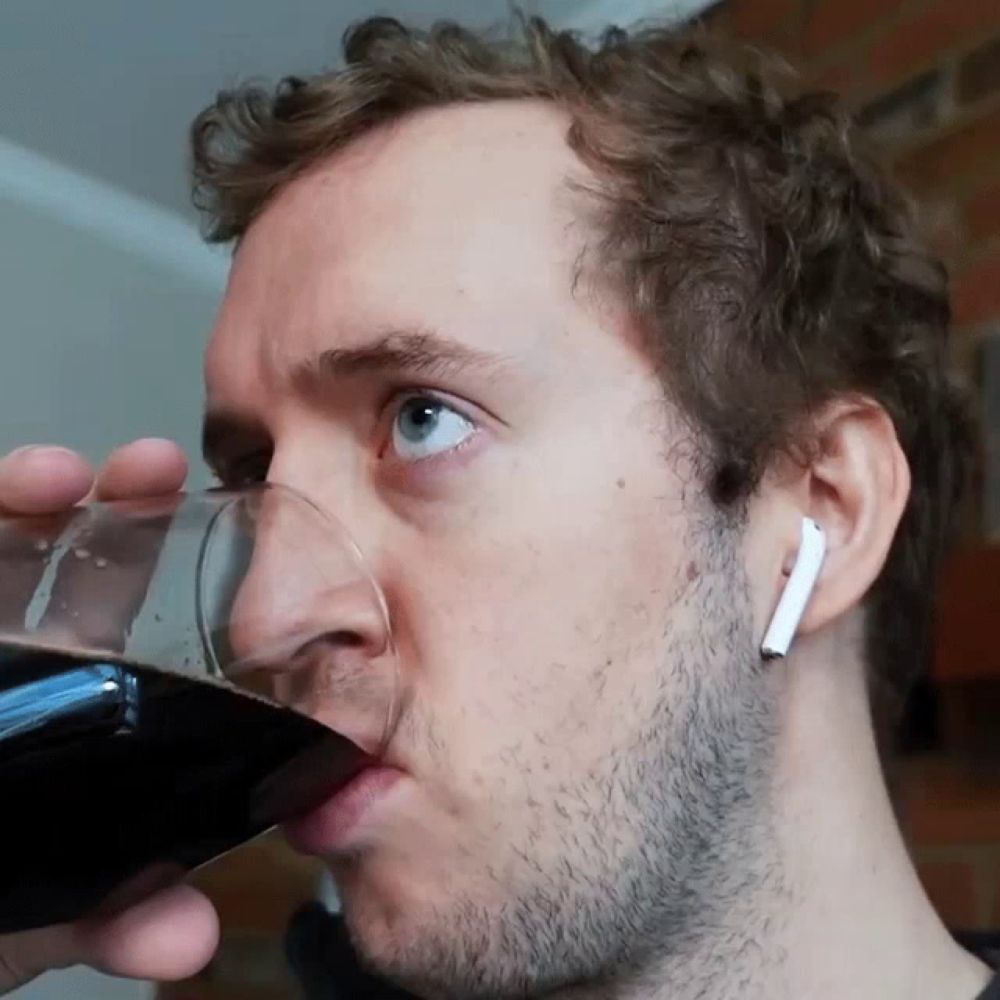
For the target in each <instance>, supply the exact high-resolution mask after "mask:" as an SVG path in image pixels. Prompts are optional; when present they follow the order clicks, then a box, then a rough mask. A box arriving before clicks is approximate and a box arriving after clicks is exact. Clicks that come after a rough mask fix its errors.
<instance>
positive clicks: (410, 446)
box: [392, 396, 476, 462]
mask: <svg viewBox="0 0 1000 1000" xmlns="http://www.w3.org/2000/svg"><path fill="white" fill-rule="evenodd" d="M475 430H476V426H475V424H473V423H472V421H471V420H469V419H468V418H467V417H464V416H463V415H462V414H461V413H459V412H458V411H457V410H454V409H452V408H451V407H450V406H448V404H447V403H444V402H442V401H441V400H440V399H435V398H434V397H433V396H410V397H409V398H408V399H406V400H404V401H403V404H402V405H401V406H400V408H399V412H398V413H397V414H396V418H395V420H394V421H393V424H392V447H393V450H394V451H395V452H396V454H397V455H398V456H399V457H400V458H402V459H404V460H406V461H408V462H417V461H420V459H422V458H429V457H430V456H432V455H439V454H441V453H442V452H446V451H451V450H452V449H454V448H457V447H458V446H459V445H460V444H462V443H463V442H464V441H466V440H468V438H469V437H471V436H472V434H473V433H474V432H475Z"/></svg>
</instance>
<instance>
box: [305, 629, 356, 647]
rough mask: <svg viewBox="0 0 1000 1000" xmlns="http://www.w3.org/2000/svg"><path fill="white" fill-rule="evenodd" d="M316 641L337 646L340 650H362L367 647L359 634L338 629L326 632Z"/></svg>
mask: <svg viewBox="0 0 1000 1000" xmlns="http://www.w3.org/2000/svg"><path fill="white" fill-rule="evenodd" d="M317 641H319V642H328V643H329V644H330V645H331V646H337V647H339V648H340V649H362V648H364V647H365V646H366V645H367V643H366V642H365V639H364V636H362V635H361V634H360V633H359V632H352V631H350V630H349V629H338V630H337V631H335V632H328V633H327V634H326V635H324V636H322V637H321V638H320V639H319V640H317Z"/></svg>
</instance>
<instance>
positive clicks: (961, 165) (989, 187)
mask: <svg viewBox="0 0 1000 1000" xmlns="http://www.w3.org/2000/svg"><path fill="white" fill-rule="evenodd" d="M706 20H707V21H708V22H709V23H710V24H711V25H712V26H714V27H716V28H719V29H722V30H724V31H726V32H727V33H730V34H734V35H736V36H738V37H741V38H745V39H748V40H750V41H754V42H758V43H762V44H763V45H766V46H767V47H769V48H774V49H777V50H778V51H779V52H781V53H782V54H784V55H785V56H786V57H787V58H788V59H789V61H790V62H792V63H793V65H795V66H796V67H797V68H798V69H799V71H800V72H801V73H802V75H803V77H804V79H805V80H806V82H808V83H810V84H814V85H816V86H819V87H824V88H829V89H832V90H836V91H838V92H840V93H841V94H843V96H844V97H845V99H846V100H847V102H848V104H849V106H850V107H851V108H852V109H853V110H854V111H855V112H856V113H857V115H858V116H859V118H860V120H861V121H862V122H863V123H864V124H866V125H867V126H868V127H869V128H870V129H871V130H872V131H873V132H874V133H875V134H876V135H877V136H878V137H879V138H880V139H881V140H882V141H883V143H884V145H885V147H886V150H887V155H888V157H889V159H890V160H891V162H892V163H893V164H894V168H895V170H896V172H897V174H898V176H899V177H900V179H901V180H902V181H903V182H904V183H905V184H906V186H907V187H908V188H909V190H910V192H911V193H912V194H913V195H914V196H915V198H916V199H917V202H918V205H919V206H920V217H921V220H922V224H923V225H924V227H925V231H926V233H927V235H928V238H929V239H930V241H931V243H932V245H933V246H934V248H935V249H936V250H937V251H938V252H939V253H940V254H942V256H943V257H944V259H945V261H946V263H947V264H948V267H949V270H950V272H951V278H952V306H953V310H954V317H955V321H954V337H953V344H954V348H955V359H956V361H957V362H958V363H959V364H960V365H961V366H962V367H964V368H965V369H966V371H967V373H968V374H970V375H972V376H973V377H975V376H976V371H977V367H978V365H977V363H976V362H977V361H978V359H979V357H980V355H982V354H983V353H984V352H983V350H982V348H983V347H984V346H985V345H986V344H987V343H992V344H994V345H996V343H997V338H996V337H994V338H992V339H991V340H990V341H987V340H986V337H987V336H988V335H990V334H991V332H993V331H1000V0H724V2H722V3H720V4H718V5H717V6H716V7H715V8H713V9H712V10H711V11H710V12H709V14H708V15H707V18H706ZM995 354H996V351H994V355H995ZM994 381H996V376H994ZM994 392H995V390H994ZM986 404H987V400H986V399H984V409H983V412H984V416H985V417H986V418H987V421H988V420H989V413H990V412H991V411H990V409H989V407H988V405H986ZM992 412H993V413H994V415H995V413H996V412H997V411H996V403H995V401H994V404H993V410H992ZM994 420H995V416H994ZM989 433H990V428H989V427H987V434H989ZM993 435H994V436H993V439H992V440H993V459H992V461H993V462H994V463H995V467H994V469H993V475H992V477H991V476H990V474H989V472H988V473H987V476H986V477H984V479H985V483H986V485H987V487H988V485H989V483H990V482H993V483H995V484H1000V427H994V428H993ZM994 493H995V494H996V495H995V496H994V497H993V499H992V501H991V500H990V498H989V497H985V498H984V500H985V503H984V505H983V507H984V509H983V512H982V513H983V520H982V521H980V522H979V523H978V524H977V525H974V526H973V527H974V530H978V528H979V525H982V526H983V527H984V528H985V530H987V531H990V530H991V528H990V525H993V526H994V527H993V529H992V530H996V526H997V525H998V524H1000V517H998V515H997V510H998V509H1000V507H998V497H1000V486H998V487H995V488H994ZM991 504H992V508H991ZM991 509H992V511H993V512H992V514H991V513H990V511H991ZM998 587H1000V582H998V581H993V583H992V589H991V593H993V594H996V593H997V590H998ZM993 600H994V604H993V610H994V613H995V611H996V608H997V605H996V603H995V598H993ZM968 627H975V628H976V629H979V630H981V629H983V628H984V627H985V626H984V624H983V622H980V623H979V624H978V625H975V626H968ZM991 630H992V629H991ZM977 637H978V633H977V636H968V637H966V638H968V639H970V640H971V639H973V638H977ZM951 646H954V643H951ZM951 651H952V652H956V650H954V649H952V650H951ZM970 655H971V654H970ZM939 659H940V657H939ZM952 659H954V657H952ZM967 659H968V657H967ZM962 666H963V669H964V670H965V671H966V672H968V673H969V674H970V675H971V676H973V677H976V676H979V674H980V671H979V670H978V661H977V663H972V662H967V663H965V664H963V665H962ZM966 688H969V690H971V691H972V692H973V696H972V697H971V698H970V697H967V696H966V695H967V691H966ZM941 696H942V702H943V704H944V706H945V708H946V709H947V710H948V711H946V712H945V713H944V715H945V716H947V718H945V719H944V720H943V721H944V723H945V725H944V729H945V730H946V732H950V733H957V732H964V733H966V738H964V739H963V740H962V741H960V742H961V743H962V745H961V746H959V741H957V740H956V741H953V740H951V739H950V737H946V741H945V742H946V746H945V748H944V749H945V752H941V753H937V754H935V755H930V756H926V755H925V756H923V757H919V758H914V759H911V760H908V761H906V762H905V764H904V769H903V775H902V787H901V795H902V799H903V803H902V814H903V818H904V825H905V827H906V832H907V835H908V839H909V842H910V845H911V849H912V851H913V855H914V860H915V861H916V863H917V867H918V870H919V872H920V875H921V878H922V880H923V883H924V886H925V888H926V890H927V892H928V895H929V896H930V897H931V899H932V900H933V901H934V903H935V905H936V906H937V908H938V910H939V911H940V913H941V914H942V916H943V917H944V919H945V921H946V922H947V923H949V924H950V925H952V926H959V927H966V928H991V929H994V930H995V929H1000V750H998V748H997V746H996V738H995V733H996V722H995V720H996V717H997V716H996V714H995V712H996V709H997V705H998V704H1000V687H998V685H997V682H996V681H995V680H992V681H990V680H986V679H984V680H980V681H977V682H970V683H969V684H967V685H964V686H963V685H960V684H945V685H943V686H942V690H941ZM973 710H975V711H973ZM952 716H954V718H953V719H951V721H950V722H949V719H950V718H951V717H952ZM973 716H976V718H979V717H980V716H988V718H986V719H985V721H983V720H980V721H981V722H983V724H982V725H976V724H973V722H972V721H970V720H971V719H972V717H973ZM970 733H971V734H972V735H971V736H969V734H970ZM991 734H992V735H993V738H992V739H985V740H984V739H983V738H981V737H984V736H989V735H991Z"/></svg>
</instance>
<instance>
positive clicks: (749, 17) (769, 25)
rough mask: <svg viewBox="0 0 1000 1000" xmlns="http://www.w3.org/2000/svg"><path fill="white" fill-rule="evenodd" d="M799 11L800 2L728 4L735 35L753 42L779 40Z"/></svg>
mask: <svg viewBox="0 0 1000 1000" xmlns="http://www.w3.org/2000/svg"><path fill="white" fill-rule="evenodd" d="M800 9H801V5H800V0H737V2H736V3H732V4H730V12H729V24H730V25H731V27H732V29H733V31H734V32H735V34H737V35H739V36H740V37H741V38H746V39H748V40H750V41H755V42H768V43H774V42H778V41H780V40H781V38H782V37H783V36H784V34H785V33H786V30H787V29H788V27H789V25H790V24H791V23H792V22H793V20H794V19H795V17H796V15H797V14H798V13H799V11H800Z"/></svg>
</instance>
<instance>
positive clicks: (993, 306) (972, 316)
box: [951, 246, 1000, 326]
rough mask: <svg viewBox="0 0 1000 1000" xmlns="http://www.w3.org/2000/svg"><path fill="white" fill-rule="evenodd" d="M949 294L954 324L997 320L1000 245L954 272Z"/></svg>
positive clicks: (999, 304)
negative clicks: (953, 313) (961, 269)
mask: <svg viewBox="0 0 1000 1000" xmlns="http://www.w3.org/2000/svg"><path fill="white" fill-rule="evenodd" d="M951 297H952V305H953V307H954V310H955V324H956V325H957V326H965V325H969V326H971V325H973V324H976V325H978V324H980V323H986V322H988V321H990V320H1000V246H996V247H993V248H992V249H990V250H989V251H988V252H986V253H984V254H983V255H982V256H981V257H980V258H979V260H977V261H976V262H975V263H973V264H971V265H969V266H968V267H966V268H965V269H964V270H963V271H960V272H959V273H958V274H957V275H956V276H955V279H954V280H953V282H952V286H951Z"/></svg>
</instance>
